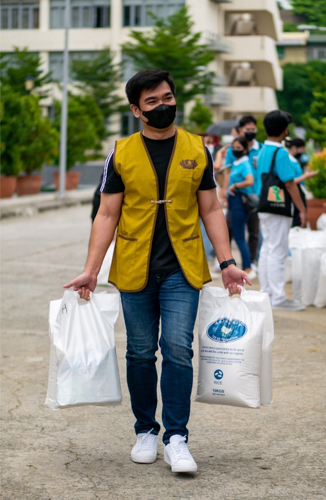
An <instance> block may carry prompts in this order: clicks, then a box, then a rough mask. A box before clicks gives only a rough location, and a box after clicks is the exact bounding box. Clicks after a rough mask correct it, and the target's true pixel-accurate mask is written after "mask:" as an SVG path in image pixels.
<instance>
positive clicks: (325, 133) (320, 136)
mask: <svg viewBox="0 0 326 500" xmlns="http://www.w3.org/2000/svg"><path fill="white" fill-rule="evenodd" d="M324 87H325V90H324V91H320V92H314V94H313V96H314V100H313V102H312V103H311V106H310V110H309V112H308V113H306V115H305V116H304V125H305V126H306V129H307V138H309V137H311V138H312V139H314V140H315V141H316V143H317V144H318V145H319V146H320V147H324V148H325V147H326V82H325V85H324Z"/></svg>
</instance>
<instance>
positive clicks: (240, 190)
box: [225, 136, 256, 279]
mask: <svg viewBox="0 0 326 500" xmlns="http://www.w3.org/2000/svg"><path fill="white" fill-rule="evenodd" d="M231 148H232V153H233V156H234V157H235V158H236V159H235V160H234V161H233V162H232V166H231V171H230V174H229V175H227V176H226V180H225V187H227V186H228V187H227V196H228V206H229V210H230V212H231V222H232V232H233V238H234V240H235V241H236V243H237V245H238V247H239V250H240V253H241V259H242V268H243V269H244V270H245V271H246V273H248V275H249V276H250V277H251V279H253V278H255V277H256V273H255V272H254V271H253V270H252V268H251V258H250V251H249V247H248V244H247V242H246V239H245V227H246V223H247V220H248V218H249V216H250V214H249V213H248V212H246V210H245V208H244V205H243V202H242V195H243V194H252V193H254V192H255V191H254V187H253V185H254V176H253V174H252V168H251V165H250V161H249V158H248V156H247V153H248V141H247V139H246V138H245V137H242V136H238V137H236V138H235V139H234V140H233V142H232V145H231Z"/></svg>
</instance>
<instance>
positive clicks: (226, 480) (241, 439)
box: [1, 205, 326, 500]
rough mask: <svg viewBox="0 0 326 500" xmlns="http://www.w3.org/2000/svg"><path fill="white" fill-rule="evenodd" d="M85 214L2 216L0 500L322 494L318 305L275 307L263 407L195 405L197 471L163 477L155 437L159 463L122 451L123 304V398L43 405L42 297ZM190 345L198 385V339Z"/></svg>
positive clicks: (253, 498) (56, 289)
mask: <svg viewBox="0 0 326 500" xmlns="http://www.w3.org/2000/svg"><path fill="white" fill-rule="evenodd" d="M89 215H90V205H83V206H82V205H78V206H74V207H70V208H62V209H61V210H54V211H47V212H43V213H41V212H38V213H36V214H34V215H33V216H32V217H15V218H8V219H5V220H3V221H2V222H1V234H2V236H1V245H2V248H1V260H2V265H1V266H2V267H1V271H2V277H1V285H2V286H1V304H2V305H1V315H2V319H1V329H2V353H1V370H2V385H1V388H2V425H1V431H2V443H3V445H2V447H3V451H2V454H1V460H2V467H1V470H2V473H1V474H2V498H3V499H4V500H9V499H10V500H93V499H100V500H107V499H109V500H127V499H131V500H166V499H170V498H171V499H178V500H183V499H193V500H199V499H201V500H211V499H212V500H217V499H221V500H263V499H264V500H265V499H267V500H270V499H273V500H274V499H282V500H283V499H284V500H301V499H302V500H306V499H320V500H324V499H325V497H326V478H325V375H324V374H325V357H326V356H325V338H326V327H325V325H326V311H325V309H316V308H313V307H309V308H307V310H306V311H304V312H291V313H286V312H283V311H276V312H275V342H274V349H273V353H274V404H273V405H272V406H271V407H268V408H267V407H262V408H261V409H260V410H247V409H242V408H232V407H223V406H212V405H204V404H199V403H194V404H193V406H192V415H191V420H190V423H189V429H190V440H189V448H190V450H191V452H192V453H193V455H194V457H195V459H196V461H197V463H198V467H199V471H198V473H197V474H196V475H189V476H188V475H182V474H180V475H175V474H172V473H171V471H170V469H169V467H168V466H167V465H166V464H165V463H164V460H163V446H162V444H160V447H159V456H158V460H157V462H156V463H154V464H151V465H139V464H134V463H133V462H132V461H131V460H130V450H131V448H132V446H133V445H134V442H135V435H134V432H133V423H134V420H133V416H132V413H131V410H130V404H129V397H128V391H127V386H126V377H125V362H124V355H125V331H124V324H123V319H122V315H121V313H120V316H119V319H118V322H117V327H116V343H117V352H118V358H119V367H120V376H121V382H122V390H123V398H124V399H123V403H122V404H121V405H120V406H115V407H107V408H101V407H82V408H75V409H66V410H61V411H56V412H54V411H51V410H50V409H49V408H47V407H45V406H44V400H45V396H46V389H47V378H48V361H49V349H50V342H49V336H48V322H47V318H48V306H49V302H50V300H53V299H57V298H60V297H61V296H62V293H63V289H62V285H63V284H64V283H66V282H67V281H68V280H69V279H71V278H73V277H75V276H76V275H77V274H78V273H79V272H80V271H81V270H82V267H83V264H84V262H85V258H86V253H87V243H88V237H89V231H90V227H91V224H90V218H89ZM214 284H215V285H216V286H219V285H220V281H219V279H216V280H214ZM254 288H256V289H257V288H258V282H257V281H255V285H254ZM101 289H103V288H102V287H101ZM109 290H110V291H111V292H112V291H114V289H113V288H109ZM288 291H289V292H290V288H289V289H288ZM194 346H195V358H194V367H195V383H196V378H197V375H196V372H197V363H198V351H197V339H196V341H195V344H194ZM159 363H160V359H159ZM194 386H195V384H194ZM160 410H161V407H159V409H158V416H160Z"/></svg>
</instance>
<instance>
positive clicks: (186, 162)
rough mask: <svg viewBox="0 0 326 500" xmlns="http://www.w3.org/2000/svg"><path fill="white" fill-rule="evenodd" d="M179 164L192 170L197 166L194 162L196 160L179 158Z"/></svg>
mask: <svg viewBox="0 0 326 500" xmlns="http://www.w3.org/2000/svg"><path fill="white" fill-rule="evenodd" d="M179 165H181V167H182V168H187V169H188V170H193V169H194V168H196V167H197V165H198V163H197V162H196V160H181V161H180V163H179Z"/></svg>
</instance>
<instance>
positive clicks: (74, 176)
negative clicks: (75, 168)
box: [53, 171, 80, 191]
mask: <svg viewBox="0 0 326 500" xmlns="http://www.w3.org/2000/svg"><path fill="white" fill-rule="evenodd" d="M53 179H54V185H55V190H56V191H58V190H59V172H54V173H53ZM79 181H80V172H69V171H68V172H66V190H67V191H70V190H71V189H77V188H78V185H79Z"/></svg>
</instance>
